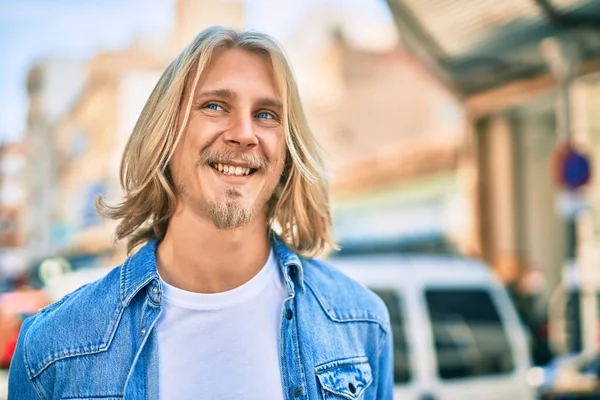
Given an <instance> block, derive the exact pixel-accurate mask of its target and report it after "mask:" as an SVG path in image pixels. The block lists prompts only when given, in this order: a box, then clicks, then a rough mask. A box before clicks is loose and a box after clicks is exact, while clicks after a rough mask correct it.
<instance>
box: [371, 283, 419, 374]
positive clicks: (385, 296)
mask: <svg viewBox="0 0 600 400" xmlns="http://www.w3.org/2000/svg"><path fill="white" fill-rule="evenodd" d="M373 291H374V292H375V293H376V294H377V295H378V296H379V297H381V299H382V300H383V302H384V303H385V305H386V306H387V309H388V312H389V313H390V321H391V325H392V333H393V336H394V382H395V383H406V382H408V381H409V380H410V379H411V370H410V363H409V361H410V359H409V355H408V344H407V342H406V328H405V326H404V315H403V312H402V311H403V310H402V307H401V301H400V296H399V295H398V293H397V292H396V291H395V290H390V289H373Z"/></svg>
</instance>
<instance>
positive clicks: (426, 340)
mask: <svg viewBox="0 0 600 400" xmlns="http://www.w3.org/2000/svg"><path fill="white" fill-rule="evenodd" d="M331 262H332V263H333V264H334V265H335V266H337V267H338V268H340V269H341V270H342V271H343V272H344V273H345V274H347V275H348V276H350V277H352V278H354V279H355V280H357V281H359V282H362V283H363V284H364V285H366V286H368V287H369V288H370V289H372V290H373V291H374V292H376V293H377V294H378V295H379V296H380V297H381V298H382V299H383V301H384V302H385V303H386V305H387V307H388V309H389V312H390V318H391V323H392V329H393V333H394V346H395V386H396V389H395V392H394V394H395V398H396V399H415V400H465V399H477V400H480V399H481V400H483V399H485V400H495V399H497V400H521V399H523V400H529V399H534V398H535V391H534V389H533V388H532V387H530V386H529V385H527V383H526V381H525V375H526V373H527V371H528V370H529V368H530V366H531V365H530V355H529V349H528V346H527V337H526V333H525V331H524V330H523V327H522V326H521V324H520V322H519V320H518V317H517V314H516V311H515V309H514V307H513V305H512V303H511V301H510V299H509V297H508V294H507V293H506V291H505V289H504V288H503V287H502V286H501V285H500V284H499V282H497V281H496V279H495V278H494V277H493V275H492V273H491V272H490V270H489V269H488V268H487V267H486V266H485V265H483V264H481V263H479V262H476V261H473V260H467V259H463V258H459V257H450V256H442V257H434V256H408V255H406V256H405V255H398V256H396V255H394V256H372V255H369V256H352V257H339V258H333V259H332V260H331Z"/></svg>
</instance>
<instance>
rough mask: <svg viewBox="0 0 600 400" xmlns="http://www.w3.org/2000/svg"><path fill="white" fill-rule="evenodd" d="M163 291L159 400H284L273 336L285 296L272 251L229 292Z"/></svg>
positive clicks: (159, 328)
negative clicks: (244, 280) (246, 278)
mask: <svg viewBox="0 0 600 400" xmlns="http://www.w3.org/2000/svg"><path fill="white" fill-rule="evenodd" d="M161 283H162V287H163V296H164V297H163V312H162V315H161V317H160V319H159V320H158V325H157V333H158V346H159V388H160V389H159V390H160V399H161V400H171V399H173V400H188V399H189V400H192V399H193V400H215V399H219V400H229V399H231V400H234V399H235V400H239V399H269V400H279V399H281V400H282V399H283V398H284V397H283V390H282V383H281V372H280V368H279V335H280V326H281V313H282V307H283V301H284V300H285V298H286V297H287V290H286V288H285V284H284V282H283V279H282V277H281V273H280V272H279V270H278V267H277V264H276V260H275V256H274V254H273V251H271V254H270V255H269V259H268V261H267V263H266V265H265V266H264V267H263V268H262V269H261V270H260V272H259V273H258V274H257V275H256V276H255V277H253V278H252V279H251V280H250V281H248V282H246V283H245V284H243V285H242V286H240V287H237V288H235V289H232V290H229V291H227V292H222V293H214V294H204V293H192V292H187V291H185V290H181V289H178V288H176V287H173V286H171V285H169V284H167V283H165V282H164V281H162V282H161Z"/></svg>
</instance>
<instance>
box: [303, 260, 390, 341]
mask: <svg viewBox="0 0 600 400" xmlns="http://www.w3.org/2000/svg"><path fill="white" fill-rule="evenodd" d="M302 264H303V274H304V283H305V285H306V286H307V287H308V290H310V291H311V292H312V293H313V294H314V295H315V297H316V298H317V300H318V301H319V303H320V305H321V307H322V308H323V309H324V311H325V312H326V313H327V314H328V315H329V316H330V317H331V318H332V319H334V320H338V321H349V320H368V321H373V322H377V323H378V324H380V326H381V327H382V329H383V330H384V331H388V330H389V326H390V322H389V314H388V310H387V308H386V306H385V304H384V303H383V301H382V300H381V298H379V296H377V295H376V294H375V293H373V291H371V290H370V289H369V288H367V287H366V286H364V285H363V284H361V283H359V282H356V281H355V280H353V279H352V278H350V277H348V276H347V275H345V274H344V273H343V272H342V271H340V270H339V269H338V268H336V267H335V266H334V265H333V264H331V263H330V262H328V261H324V260H318V259H303V260H302Z"/></svg>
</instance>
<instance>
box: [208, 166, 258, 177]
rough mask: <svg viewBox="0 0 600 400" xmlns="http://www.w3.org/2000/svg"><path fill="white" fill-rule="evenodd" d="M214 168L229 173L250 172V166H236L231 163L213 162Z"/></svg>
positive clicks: (244, 174)
mask: <svg viewBox="0 0 600 400" xmlns="http://www.w3.org/2000/svg"><path fill="white" fill-rule="evenodd" d="M214 165H215V169H217V170H219V171H221V172H223V173H225V174H229V175H238V176H246V175H249V174H250V168H247V167H236V166H233V165H223V164H214Z"/></svg>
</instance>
